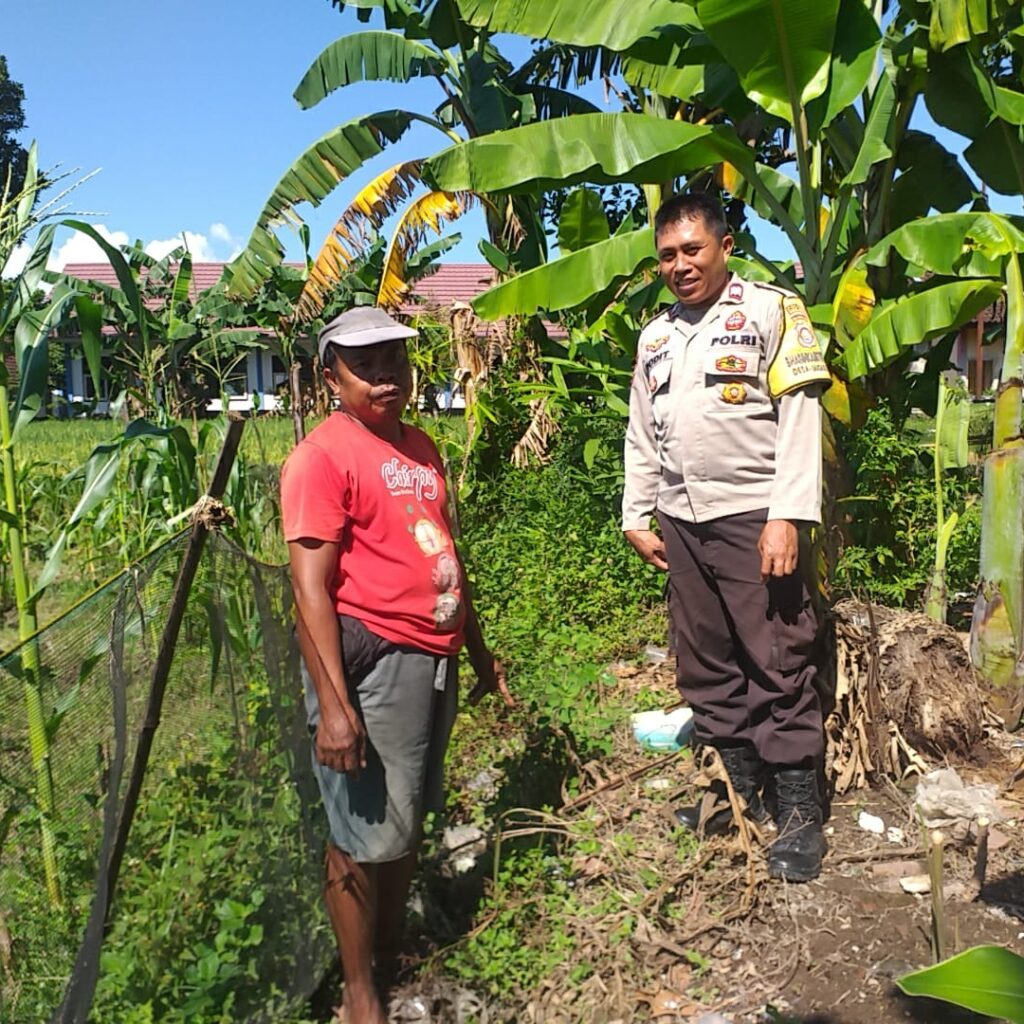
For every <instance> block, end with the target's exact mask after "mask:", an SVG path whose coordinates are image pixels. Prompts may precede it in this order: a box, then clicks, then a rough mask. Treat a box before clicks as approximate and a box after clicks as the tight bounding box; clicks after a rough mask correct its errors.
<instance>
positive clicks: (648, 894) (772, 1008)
mask: <svg viewBox="0 0 1024 1024" xmlns="http://www.w3.org/2000/svg"><path fill="white" fill-rule="evenodd" d="M613 670H614V674H615V677H616V685H617V686H618V687H622V688H623V689H624V690H625V691H626V692H625V694H624V696H626V697H628V696H629V693H630V692H632V691H637V692H639V691H641V690H643V691H645V692H648V693H649V692H650V691H652V690H654V691H656V692H663V693H664V695H665V698H666V699H665V703H666V704H668V703H669V702H670V701H671V700H672V699H673V697H674V694H675V691H674V687H673V685H672V678H673V671H672V667H671V664H670V663H668V662H665V663H661V664H647V665H644V666H639V667H638V666H630V665H617V666H613ZM1018 736H1019V734H1018V735H1017V736H1015V735H1014V734H1011V733H1008V732H1006V731H1005V730H998V729H993V728H989V729H988V730H987V732H986V736H985V738H984V739H983V740H982V741H981V743H980V744H978V745H977V747H976V748H975V749H974V750H973V751H972V753H971V756H970V758H969V759H961V760H960V761H957V762H950V766H951V767H955V768H956V769H957V770H958V772H959V773H960V775H961V777H962V778H963V779H964V781H965V782H966V783H968V784H973V783H989V784H993V785H995V786H996V787H998V791H999V796H998V800H999V809H1000V811H1001V813H1002V815H1003V819H1004V820H1002V821H1000V822H999V823H998V824H994V825H993V826H992V827H991V829H990V833H989V856H988V863H987V871H986V874H985V882H984V885H983V886H982V888H981V891H980V893H978V894H976V892H975V891H974V890H973V889H972V885H971V879H972V875H973V873H974V871H975V862H976V857H977V845H976V837H975V834H974V831H973V830H965V828H964V827H963V826H962V827H961V828H959V829H956V828H952V829H947V832H948V835H947V841H946V845H945V851H944V907H945V915H946V921H945V929H944V939H945V944H946V947H945V952H946V955H947V956H948V955H952V954H954V953H956V952H959V951H962V950H964V949H966V948H968V947H969V946H973V945H977V944H980V943H985V944H989V943H991V944H999V945H1005V946H1007V947H1009V948H1010V949H1013V950H1015V951H1017V952H1019V953H1022V954H1024V778H1022V779H1016V778H1015V776H1016V774H1017V773H1018V770H1019V769H1021V767H1022V763H1024V742H1021V740H1020V739H1018ZM928 760H929V764H930V767H940V766H941V765H939V764H937V763H936V762H935V759H934V758H931V759H928ZM695 774H696V769H695V766H694V764H693V761H692V758H691V756H690V754H689V752H685V753H683V754H681V755H677V756H675V757H669V758H665V757H658V756H654V755H651V754H650V753H646V752H643V751H641V750H640V749H639V748H638V746H637V745H636V743H635V741H634V740H633V737H632V735H631V734H630V733H629V731H628V729H625V728H624V729H622V730H621V734H620V735H617V736H616V745H615V752H614V755H613V757H612V758H610V759H606V760H602V761H601V762H600V764H593V765H588V766H586V767H585V777H586V778H587V779H588V784H587V785H586V786H585V787H584V789H583V791H582V793H580V794H579V795H578V796H576V797H575V798H574V799H573V800H572V801H571V802H569V803H568V804H566V805H564V806H563V807H562V808H561V810H559V811H557V812H556V813H554V814H552V815H548V816H547V817H546V818H545V819H544V823H545V827H547V828H551V829H556V830H559V831H560V832H561V833H562V834H563V835H564V836H565V837H566V841H567V842H568V843H570V844H571V843H572V842H573V840H574V837H579V836H582V835H586V836H587V837H589V838H590V840H591V842H592V841H593V839H594V838H595V837H596V839H597V840H598V842H599V843H600V849H599V850H598V852H597V853H591V854H590V855H587V856H580V857H578V858H577V859H576V860H575V861H574V865H573V866H574V878H573V885H574V887H575V888H574V893H575V896H574V900H575V902H574V907H575V910H574V913H573V915H572V916H571V918H570V919H569V920H566V921H563V920H560V921H558V922H557V926H558V927H564V928H566V929H567V930H568V931H570V932H572V933H573V934H574V936H575V939H576V949H577V955H576V956H575V957H574V958H573V961H574V962H573V963H567V964H565V965H562V966H559V967H558V968H557V969H555V970H554V971H553V972H552V973H551V975H550V976H549V977H548V978H547V979H546V980H545V982H544V984H543V985H542V986H541V987H540V988H539V989H538V990H537V991H534V992H517V991H508V992H506V993H503V994H502V995H501V996H493V995H492V996H487V997H485V996H483V995H482V994H480V993H473V992H472V991H470V990H469V989H462V988H453V987H452V986H451V983H450V982H449V981H445V979H444V977H443V975H441V974H439V973H435V972H434V971H433V970H431V969H430V968H429V967H424V965H421V967H420V969H417V968H416V966H415V965H413V966H412V970H411V971H408V972H406V974H405V975H404V981H403V983H402V984H401V985H400V986H399V987H398V988H397V989H395V990H394V992H393V999H392V1003H391V1011H390V1013H391V1019H392V1020H393V1021H414V1020H419V1021H438V1022H440V1021H449V1020H450V1021H460V1022H464V1021H471V1020H472V1021H477V1022H479V1024H489V1022H495V1021H506V1020H508V1021H511V1020H515V1021H532V1022H537V1024H563V1022H564V1024H570V1022H587V1024H590V1022H593V1024H617V1022H621V1024H625V1022H626V1021H648V1020H657V1021H661V1022H663V1024H672V1022H687V1021H688V1022H696V1021H699V1020H700V1019H701V1018H702V1017H703V1016H705V1015H708V1014H713V1013H718V1014H720V1015H721V1018H722V1019H724V1021H727V1022H729V1024H754V1022H757V1024H762V1022H765V1024H766V1022H771V1021H779V1022H786V1024H890V1022H897V1021H917V1022H928V1024H955V1022H965V1024H966V1022H976V1021H981V1020H983V1018H980V1017H976V1016H974V1015H972V1014H969V1013H965V1012H963V1011H959V1010H955V1009H953V1008H950V1007H948V1006H946V1005H944V1004H939V1003H932V1002H930V1001H927V1000H921V999H909V998H906V997H903V996H901V995H900V994H899V991H898V989H897V988H896V986H895V984H894V979H895V978H898V977H899V976H900V975H902V974H904V973H906V972H907V971H910V970H913V969H916V968H919V967H924V966H928V965H929V964H930V963H932V962H933V952H932V942H933V938H932V935H933V930H932V924H931V914H932V910H931V899H930V897H929V896H928V895H911V894H909V893H907V892H905V891H904V889H903V888H902V887H901V879H906V878H907V877H908V876H915V875H921V874H923V873H925V872H926V863H925V860H924V848H923V845H922V844H923V842H924V841H925V836H926V833H925V830H924V829H923V828H922V826H921V825H920V823H919V822H918V821H917V820H916V817H915V812H914V809H913V799H914V792H915V787H916V781H917V780H916V778H913V777H912V778H909V779H908V780H906V781H905V782H904V783H903V784H902V785H901V786H897V785H895V784H893V783H891V782H886V783H885V784H883V785H882V786H881V787H880V788H876V789H863V790H859V791H855V792H852V793H848V794H846V795H844V796H839V797H836V798H835V799H834V800H833V803H832V816H831V819H830V821H829V822H828V823H827V835H828V843H829V852H828V854H827V856H826V859H825V862H824V869H823V871H822V874H821V877H820V878H819V879H817V880H816V881H815V882H812V883H810V884H805V885H793V884H785V883H781V882H775V881H770V880H769V879H768V878H767V872H766V866H765V857H764V851H765V846H764V845H761V844H759V843H758V842H757V841H756V837H755V839H754V840H753V841H752V843H751V844H750V850H749V853H748V852H747V850H745V849H744V848H743V845H742V844H741V842H740V841H739V839H737V838H735V837H733V838H723V839H716V840H710V841H708V842H705V843H703V844H700V845H699V846H698V845H696V844H692V843H691V844H690V845H689V846H687V845H685V843H686V842H687V840H686V839H685V837H681V835H680V832H679V830H678V829H676V828H675V826H674V822H673V820H672V816H671V810H672V808H673V807H674V806H675V805H677V804H678V803H679V802H681V801H683V800H686V799H688V798H690V797H692V796H693V794H695V793H699V789H697V788H696V787H695V785H694V776H695ZM1021 774H1024V772H1021ZM863 811H866V812H868V813H870V814H871V815H874V816H876V817H879V818H881V819H882V821H883V823H884V826H885V828H886V830H889V829H891V828H895V829H899V830H900V832H898V833H891V834H889V835H888V836H887V835H886V834H884V833H883V834H881V835H878V834H874V833H872V832H869V831H866V830H865V829H864V828H862V827H861V826H860V825H859V824H858V819H859V817H860V815H861V812H863ZM530 824H531V822H530V821H529V820H523V821H521V822H520V826H521V827H527V826H529V825H530ZM533 824H536V822H533ZM506 827H507V828H509V829H511V830H513V831H514V829H515V827H516V826H515V823H514V822H510V823H509V824H508V825H506ZM771 838H772V836H771V833H770V832H769V833H767V834H766V835H765V836H764V843H765V844H766V843H770V841H771ZM591 848H592V846H591ZM652 879H657V881H656V882H652ZM609 892H613V893H615V894H616V895H617V897H618V909H615V910H613V911H609V910H608V909H607V908H608V905H609V904H608V894H609ZM440 898H441V899H446V898H454V897H453V896H452V894H451V893H449V895H448V897H445V896H443V895H442V896H441V897H440ZM624 922H626V923H627V924H628V927H627V928H625V929H624V928H623V927H622V926H623V924H624ZM543 927H545V925H544V923H543V922H541V923H540V924H538V928H543ZM624 931H625V932H627V933H628V939H627V940H626V941H621V936H622V934H623V933H624ZM614 936H618V937H619V938H618V939H613V937H614ZM583 961H586V962H587V963H589V964H591V965H593V971H592V973H591V974H590V975H589V977H587V978H586V979H585V980H583V981H582V982H580V981H579V980H578V974H577V975H575V976H574V977H573V978H572V980H570V974H571V973H572V971H573V968H574V966H576V965H578V964H579V963H580V962H583ZM709 1020H714V1022H715V1024H722V1022H721V1020H719V1018H714V1017H711V1018H709Z"/></svg>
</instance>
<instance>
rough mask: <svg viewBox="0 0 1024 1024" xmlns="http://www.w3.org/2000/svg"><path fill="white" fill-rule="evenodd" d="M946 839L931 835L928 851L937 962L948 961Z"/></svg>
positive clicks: (933, 938)
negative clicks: (944, 873) (944, 891)
mask: <svg viewBox="0 0 1024 1024" xmlns="http://www.w3.org/2000/svg"><path fill="white" fill-rule="evenodd" d="M944 842H945V839H944V837H943V835H942V833H941V832H939V831H935V832H933V833H932V835H931V846H930V847H929V849H928V876H929V878H930V879H931V883H932V893H931V896H932V954H933V956H934V957H935V962H936V963H940V962H941V961H943V960H945V959H946V910H945V906H944V901H943V895H942V847H943V844H944Z"/></svg>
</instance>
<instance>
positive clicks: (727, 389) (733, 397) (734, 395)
mask: <svg viewBox="0 0 1024 1024" xmlns="http://www.w3.org/2000/svg"><path fill="white" fill-rule="evenodd" d="M746 400H747V389H746V387H745V386H744V385H743V384H740V383H738V382H734V383H732V384H726V385H724V386H723V387H722V401H723V402H728V403H729V405H742V404H743V403H744V402H745V401H746Z"/></svg>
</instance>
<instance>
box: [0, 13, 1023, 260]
mask: <svg viewBox="0 0 1024 1024" xmlns="http://www.w3.org/2000/svg"><path fill="white" fill-rule="evenodd" d="M360 27H362V26H360V25H359V23H358V22H357V21H356V19H355V17H354V15H353V14H351V13H349V12H345V13H339V12H338V11H336V10H335V9H334V8H333V7H331V5H330V4H329V3H328V2H327V0H276V2H274V0H245V2H243V0H178V2H177V3H174V4H154V3H139V2H138V0H88V2H85V3H71V2H69V0H21V2H20V3H18V4H10V5H8V9H7V10H6V11H5V14H4V37H3V41H2V42H0V52H2V53H4V54H5V55H6V57H7V60H8V65H9V69H10V73H11V76H12V77H13V78H14V79H15V80H16V81H20V82H21V83H22V84H23V85H24V87H25V114H26V120H27V128H26V130H25V132H24V133H23V134H22V136H21V138H22V140H23V141H26V142H27V141H28V140H29V139H32V138H35V139H36V140H38V143H39V150H40V160H41V163H42V164H43V165H44V166H52V165H53V164H55V163H60V164H62V165H63V167H64V168H65V169H70V168H74V167H78V168H81V170H82V171H83V172H85V171H91V170H93V169H96V168H99V169H100V171H99V173H98V174H97V175H96V176H95V177H93V178H92V179H90V180H89V181H88V182H86V183H85V184H84V185H83V186H82V187H81V188H80V189H79V190H78V191H77V192H75V194H74V195H73V196H72V197H71V206H72V209H73V211H74V212H76V213H83V214H86V219H88V220H89V221H91V222H92V223H96V224H101V225H104V226H105V228H106V229H107V230H108V231H109V232H111V233H113V235H114V238H115V239H116V240H118V241H126V240H129V239H131V240H134V239H141V240H142V241H143V242H144V243H147V244H149V245H151V246H152V247H153V249H154V250H157V251H159V250H160V249H161V248H163V251H166V250H167V249H169V248H171V247H172V245H173V244H174V242H175V241H176V240H179V239H180V237H181V234H182V232H188V233H189V235H188V237H189V243H190V248H191V249H192V250H193V252H194V254H195V256H196V258H207V259H211V258H212V259H225V258H227V257H229V256H230V255H232V254H233V252H235V251H236V250H237V248H238V246H240V245H241V244H243V242H244V240H245V239H246V238H247V237H248V234H249V231H250V230H251V228H252V225H253V222H254V220H255V218H256V216H257V213H258V211H259V210H260V208H261V207H262V205H263V203H264V201H265V200H266V198H267V196H268V195H269V193H270V191H271V189H272V188H273V186H274V184H275V183H276V182H277V180H278V179H279V177H280V176H281V174H282V173H283V172H284V170H285V169H286V168H287V167H288V165H289V164H290V163H291V161H292V160H293V159H294V158H295V157H296V156H298V155H299V153H300V152H302V150H303V149H304V148H305V147H306V146H308V145H309V144H310V143H311V142H312V141H313V140H314V139H316V138H317V137H318V136H320V135H322V134H323V133H324V132H326V131H327V130H329V129H330V128H332V127H334V126H335V125H337V124H338V123H340V122H342V121H345V120H348V119H349V118H351V117H355V116H358V115H360V114H365V113H369V112H371V111H375V110H385V109H388V108H391V107H401V106H405V107H409V108H411V109H415V110H421V111H424V112H427V111H429V110H431V109H433V107H434V106H436V104H437V102H438V100H439V95H438V92H437V86H436V85H435V84H434V83H433V82H432V81H429V80H423V81H418V82H414V83H412V84H410V85H396V84H390V83H365V84H360V85H355V86H351V87H349V88H348V89H345V90H342V91H340V92H337V93H335V94H334V95H333V96H331V97H329V98H328V99H327V100H325V101H324V102H323V103H321V104H320V105H319V106H318V107H316V108H314V109H313V110H309V111H303V110H300V109H299V107H298V105H297V104H296V103H295V101H294V100H293V99H292V91H293V89H294V88H295V86H296V84H297V83H298V81H299V80H300V78H301V77H302V75H303V73H304V72H305V70H306V68H307V67H308V66H309V64H310V63H311V62H312V60H313V59H314V58H315V57H316V55H317V54H318V53H319V52H320V50H321V49H322V48H323V47H324V46H326V45H327V44H328V43H329V42H331V41H332V40H333V39H335V38H337V37H338V36H340V35H343V34H345V33H347V32H350V31H353V30H356V29H358V28H360ZM367 27H380V26H379V23H378V22H377V20H376V19H375V20H374V21H373V22H372V25H371V26H367ZM502 47H503V49H504V50H505V52H506V54H507V55H508V56H509V58H510V59H512V60H513V61H519V60H522V59H524V58H525V56H527V55H528V53H529V46H528V44H527V42H526V41H525V40H505V41H503V42H502ZM591 98H593V99H594V100H595V102H599V103H600V102H601V96H600V93H599V91H598V90H594V92H593V94H592V95H591ZM612 103H613V105H612V106H610V107H609V108H608V109H610V110H614V109H617V105H616V104H615V101H614V100H613V101H612ZM916 124H917V126H918V127H921V128H923V129H924V130H934V131H935V132H936V134H938V135H939V137H940V138H941V139H942V140H943V141H944V142H945V143H946V144H948V145H949V144H951V148H955V149H956V150H957V151H959V150H960V148H961V147H962V142H961V141H960V140H957V139H955V138H954V137H953V136H950V135H949V133H946V132H944V131H942V130H941V129H935V128H934V126H930V125H929V124H928V122H927V120H926V119H925V120H923V121H921V122H917V123H916ZM443 146H444V140H443V138H442V137H441V136H440V135H438V134H437V133H435V132H433V131H432V130H430V129H428V128H419V129H415V128H414V129H413V130H412V131H410V133H409V134H408V135H407V136H406V137H405V138H404V139H403V140H401V142H400V143H399V144H398V145H396V146H395V147H393V149H392V150H391V151H390V152H391V155H392V159H391V160H390V161H389V160H388V158H387V157H382V158H380V159H379V160H378V161H377V162H374V163H372V164H371V165H370V167H369V168H368V169H366V170H364V172H362V173H361V174H358V175H356V176H353V178H352V179H350V182H349V183H347V184H343V185H342V186H341V187H339V189H338V191H337V193H336V198H332V199H331V200H329V201H328V203H327V204H325V206H324V207H322V208H321V209H320V210H319V211H313V210H311V209H310V208H309V207H303V208H302V210H301V212H302V213H303V214H304V216H306V218H307V220H308V222H309V223H310V226H311V230H312V237H313V244H314V246H318V245H319V243H320V241H321V240H322V239H323V237H324V235H325V234H326V232H327V231H328V229H329V228H330V226H331V224H332V223H333V221H334V220H335V218H336V217H337V216H338V215H339V214H340V212H341V210H342V209H343V208H344V205H345V203H346V202H347V200H348V199H349V198H350V197H351V196H352V195H353V194H354V193H355V190H356V189H357V188H358V187H359V186H361V185H362V184H364V183H365V182H366V181H367V180H368V179H369V178H370V177H371V176H373V175H374V174H376V173H378V172H379V171H381V170H383V169H384V168H385V167H386V166H388V165H389V162H397V161H398V160H399V159H404V158H409V157H413V156H422V155H427V154H429V153H432V152H435V151H437V150H439V149H441V148H443ZM994 205H996V206H997V207H998V208H1000V209H1005V210H1011V211H1014V212H1019V211H1020V209H1021V204H1020V200H1019V199H1008V200H1001V199H999V198H998V197H997V198H996V201H995V203H994ZM460 230H461V231H462V233H463V236H464V241H463V243H462V244H461V245H460V246H459V247H458V248H457V249H455V250H452V252H450V253H449V254H447V256H446V257H445V258H446V259H448V260H467V261H471V260H477V259H479V258H480V257H479V255H478V253H477V250H476V240H477V239H478V238H479V237H480V234H481V231H482V219H481V218H479V217H474V216H470V217H467V218H465V219H464V220H463V221H462V222H461V224H460ZM756 234H757V236H758V240H759V243H760V245H761V247H762V249H763V251H764V252H765V253H766V254H767V255H770V256H772V257H774V258H780V259H786V258H790V257H791V253H790V252H789V251H788V245H787V243H786V242H785V239H784V237H783V236H782V235H781V233H780V232H778V231H776V230H775V229H773V228H771V227H770V226H768V225H763V224H762V225H760V226H758V227H757V229H756ZM282 237H286V236H285V235H282ZM90 246H91V243H89V244H86V240H85V239H84V238H83V237H82V236H78V237H77V238H76V239H74V240H71V239H70V238H69V233H68V232H64V233H63V234H61V235H59V236H58V241H57V250H56V251H57V254H58V256H59V257H60V258H61V261H63V260H65V259H67V260H75V259H83V258H90V256H93V257H94V258H95V250H94V249H91V248H90ZM290 255H293V256H295V255H298V247H297V243H295V245H293V246H292V248H291V250H290Z"/></svg>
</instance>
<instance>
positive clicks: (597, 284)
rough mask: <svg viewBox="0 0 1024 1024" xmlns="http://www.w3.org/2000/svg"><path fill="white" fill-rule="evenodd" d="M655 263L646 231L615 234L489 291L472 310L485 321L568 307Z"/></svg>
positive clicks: (652, 249)
mask: <svg viewBox="0 0 1024 1024" xmlns="http://www.w3.org/2000/svg"><path fill="white" fill-rule="evenodd" d="M654 259H655V256H654V233H653V231H652V230H651V229H650V228H642V229H641V230H639V231H632V232H630V233H629V234H625V235H615V236H613V237H612V238H609V239H608V240H607V241H604V242H598V243H597V244H596V245H591V246H588V247H587V248H586V249H581V250H580V251H579V252H574V253H571V254H570V255H568V256H563V257H562V258H561V259H557V260H554V261H552V262H551V263H546V264H544V265H543V266H541V267H536V268H535V269H533V270H528V271H527V272H526V273H524V274H520V275H519V276H518V277H513V278H512V279H511V280H509V281H505V282H504V283H502V284H499V285H497V286H496V287H494V288H490V289H489V290H488V291H486V292H484V293H483V294H482V295H479V296H478V297H477V298H476V299H474V300H473V308H474V309H475V310H476V312H477V314H478V315H479V316H481V317H483V318H484V319H485V320H498V319H500V318H502V317H505V316H511V315H513V314H518V315H522V316H528V315H531V314H533V313H538V312H541V311H552V310H558V309H571V308H573V307H575V306H579V305H581V304H583V303H585V302H587V301H589V300H590V299H591V298H593V296H594V295H596V294H598V293H599V292H602V291H604V290H605V289H607V288H609V287H612V286H614V285H616V284H618V283H621V282H623V281H627V280H629V278H631V277H632V276H633V275H634V274H636V273H637V271H638V270H640V269H641V268H642V267H643V266H644V265H645V264H653V263H654Z"/></svg>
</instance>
